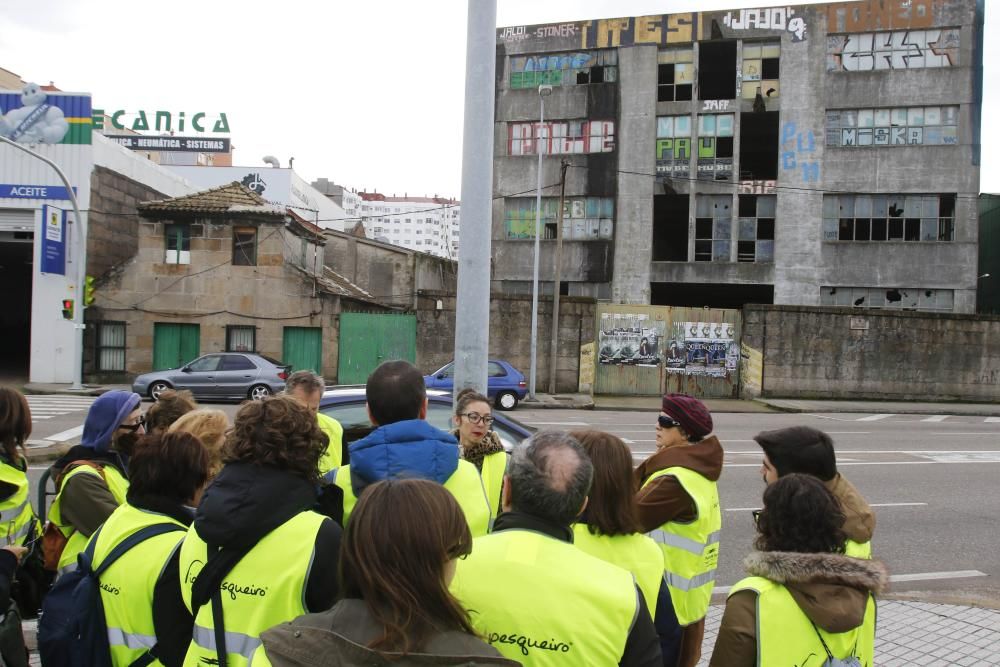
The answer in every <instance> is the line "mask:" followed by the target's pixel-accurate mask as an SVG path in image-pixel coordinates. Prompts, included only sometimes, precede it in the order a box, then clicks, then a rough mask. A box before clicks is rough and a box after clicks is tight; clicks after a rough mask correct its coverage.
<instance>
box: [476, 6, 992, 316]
mask: <svg viewBox="0 0 1000 667" xmlns="http://www.w3.org/2000/svg"><path fill="white" fill-rule="evenodd" d="M983 12H984V9H983V2H982V1H981V0H979V1H978V2H977V1H976V0H865V1H862V2H838V3H832V4H825V5H808V6H787V7H786V6H782V7H773V8H763V9H738V10H732V11H721V12H701V13H695V12H692V13H682V14H668V15H656V16H641V17H631V18H616V19H602V20H593V21H579V22H571V23H559V24H549V25H533V26H510V27H504V28H500V29H499V30H498V32H497V72H496V79H497V101H496V124H495V137H494V139H495V141H494V145H495V148H494V155H495V159H494V194H495V195H496V196H497V198H496V199H495V200H494V209H493V224H492V229H493V259H494V274H493V279H494V288H495V289H496V290H497V291H502V292H505V293H508V294H523V293H527V292H529V291H530V290H531V274H532V262H533V253H534V236H535V225H536V213H535V188H536V186H537V184H538V183H539V182H540V184H541V186H542V187H543V191H542V206H541V229H542V242H541V253H540V265H541V281H542V293H543V294H547V293H551V290H552V289H553V285H554V284H555V282H556V281H558V283H559V289H560V291H561V293H563V294H568V295H571V296H590V297H596V298H598V299H600V300H608V301H610V302H612V303H619V304H646V305H670V306H685V307H711V308H740V307H742V306H743V305H744V304H747V303H761V304H785V305H797V306H802V305H806V306H808V305H814V306H852V307H868V308H902V309H911V310H927V311H939V312H954V313H972V312H974V311H975V307H976V287H977V285H976V283H977V275H978V274H977V240H978V231H977V226H978V223H977V216H978V213H977V196H978V193H979V171H980V168H979V160H980V144H981V141H980V117H981V106H982V67H983V55H982V41H983V32H982V28H983V20H984V19H983ZM542 105H544V109H542V108H541V106H542ZM542 112H544V120H543V122H539V121H540V114H541V113H542ZM539 151H541V152H542V154H543V166H542V173H541V178H540V179H539V178H538V170H537V166H536V165H537V160H538V153H539ZM563 163H565V164H566V165H567V166H566V169H565V196H564V200H563V205H562V206H560V182H561V175H560V174H561V171H562V169H561V166H562V164H563ZM560 221H561V225H560ZM557 237H561V241H562V243H561V245H562V249H561V261H560V262H559V268H558V275H557V270H556V267H555V257H556V254H557V251H556V248H557V245H559V244H557Z"/></svg>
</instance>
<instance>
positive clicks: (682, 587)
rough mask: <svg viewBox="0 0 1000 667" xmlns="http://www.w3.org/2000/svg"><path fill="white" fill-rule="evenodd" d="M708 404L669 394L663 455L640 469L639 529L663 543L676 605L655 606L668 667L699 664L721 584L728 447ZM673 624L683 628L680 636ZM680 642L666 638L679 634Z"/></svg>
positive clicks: (662, 421) (661, 420)
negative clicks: (722, 492) (721, 487)
mask: <svg viewBox="0 0 1000 667" xmlns="http://www.w3.org/2000/svg"><path fill="white" fill-rule="evenodd" d="M712 427H713V424H712V415H711V414H710V413H709V411H708V408H706V407H705V404H704V403H702V402H701V401H699V400H698V399H697V398H693V397H691V396H687V395H686V394H666V395H664V396H663V400H662V403H661V409H660V414H659V415H658V416H657V421H656V452H655V453H654V454H653V455H651V456H650V457H649V458H648V459H646V460H645V461H643V462H642V463H641V464H640V465H639V467H638V468H637V469H636V471H635V474H636V481H637V482H638V484H639V487H640V488H639V493H638V495H637V496H636V502H637V505H638V513H639V527H640V529H641V530H643V531H644V532H648V533H649V534H650V537H652V538H653V539H654V540H656V542H658V543H659V545H660V550H661V551H662V553H663V566H664V570H665V575H664V576H665V579H666V582H667V588H668V590H669V592H670V600H671V602H672V604H670V605H665V607H666V608H660V607H659V606H658V607H657V609H656V625H657V631H658V632H659V634H660V637H661V648H662V652H663V662H664V664H665V665H674V664H676V665H678V667H694V666H695V665H696V664H697V663H698V660H699V658H700V657H701V642H702V639H703V637H704V634H705V615H706V614H707V613H708V603H709V600H710V599H711V597H712V589H713V587H714V585H715V569H716V566H717V565H718V561H719V536H720V529H721V527H722V514H721V511H720V508H719V491H718V487H717V482H718V481H719V476H720V475H721V474H722V458H723V452H722V445H721V444H720V443H719V440H718V438H716V437H715V436H712V435H710V434H711V432H712ZM668 624H674V625H675V626H679V630H675V631H673V632H671V631H669V629H668V628H667V627H666V625H668ZM678 635H679V639H678V640H677V641H676V643H673V644H672V645H668V644H670V642H665V641H663V640H662V638H664V637H675V638H676V637H678Z"/></svg>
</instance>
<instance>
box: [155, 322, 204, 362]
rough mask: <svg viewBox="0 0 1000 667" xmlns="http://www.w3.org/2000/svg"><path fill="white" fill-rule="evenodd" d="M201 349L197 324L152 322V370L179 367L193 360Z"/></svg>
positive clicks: (199, 330)
mask: <svg viewBox="0 0 1000 667" xmlns="http://www.w3.org/2000/svg"><path fill="white" fill-rule="evenodd" d="M200 350H201V328H200V327H199V326H198V325H197V324H173V323H167V322H154V323H153V370H154V371H162V370H164V369H166V368H180V367H181V366H183V365H184V364H186V363H189V362H191V361H194V360H195V359H196V358H197V357H198V354H199V352H200Z"/></svg>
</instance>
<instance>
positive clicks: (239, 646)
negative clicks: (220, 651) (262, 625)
mask: <svg viewBox="0 0 1000 667" xmlns="http://www.w3.org/2000/svg"><path fill="white" fill-rule="evenodd" d="M225 634H226V653H237V654H239V655H242V656H243V657H244V658H246V659H247V660H248V661H250V660H253V654H254V651H256V650H257V647H258V646H260V645H261V640H260V638H259V637H252V636H250V635H245V634H243V633H242V632H233V631H231V630H226V633H225ZM193 639H194V643H195V644H197V645H198V646H199V647H200V648H203V649H205V650H206V651H216V645H215V630H214V629H213V628H206V627H204V626H202V625H198V624H195V626H194V635H193Z"/></svg>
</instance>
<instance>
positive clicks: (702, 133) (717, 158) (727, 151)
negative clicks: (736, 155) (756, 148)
mask: <svg viewBox="0 0 1000 667" xmlns="http://www.w3.org/2000/svg"><path fill="white" fill-rule="evenodd" d="M735 121H736V116H735V114H731V113H718V114H701V115H700V116H698V178H700V179H703V180H714V181H730V180H732V178H733V134H734V128H733V123H734V122H735Z"/></svg>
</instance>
